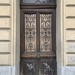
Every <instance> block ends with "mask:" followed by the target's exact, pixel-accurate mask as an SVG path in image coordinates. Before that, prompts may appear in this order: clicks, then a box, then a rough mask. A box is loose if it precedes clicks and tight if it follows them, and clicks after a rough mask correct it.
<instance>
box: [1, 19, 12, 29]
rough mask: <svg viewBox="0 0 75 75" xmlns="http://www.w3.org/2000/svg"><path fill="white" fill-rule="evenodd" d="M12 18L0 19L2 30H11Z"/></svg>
mask: <svg viewBox="0 0 75 75" xmlns="http://www.w3.org/2000/svg"><path fill="white" fill-rule="evenodd" d="M10 24H11V23H10V18H0V28H10Z"/></svg>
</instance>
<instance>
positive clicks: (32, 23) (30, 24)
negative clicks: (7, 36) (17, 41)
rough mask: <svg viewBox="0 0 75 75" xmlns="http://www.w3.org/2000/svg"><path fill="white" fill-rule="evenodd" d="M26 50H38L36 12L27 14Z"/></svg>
mask: <svg viewBox="0 0 75 75" xmlns="http://www.w3.org/2000/svg"><path fill="white" fill-rule="evenodd" d="M25 50H26V51H35V50H36V14H25Z"/></svg>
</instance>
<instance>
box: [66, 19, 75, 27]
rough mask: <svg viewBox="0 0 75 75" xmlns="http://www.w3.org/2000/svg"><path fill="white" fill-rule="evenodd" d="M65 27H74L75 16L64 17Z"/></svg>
mask: <svg viewBox="0 0 75 75" xmlns="http://www.w3.org/2000/svg"><path fill="white" fill-rule="evenodd" d="M66 28H75V18H66Z"/></svg>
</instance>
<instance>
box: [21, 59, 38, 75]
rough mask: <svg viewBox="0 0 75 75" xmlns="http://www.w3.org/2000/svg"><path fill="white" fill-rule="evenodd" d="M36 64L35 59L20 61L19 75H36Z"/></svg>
mask: <svg viewBox="0 0 75 75" xmlns="http://www.w3.org/2000/svg"><path fill="white" fill-rule="evenodd" d="M37 73H38V64H37V60H36V59H25V60H22V61H21V75H38V74H37Z"/></svg>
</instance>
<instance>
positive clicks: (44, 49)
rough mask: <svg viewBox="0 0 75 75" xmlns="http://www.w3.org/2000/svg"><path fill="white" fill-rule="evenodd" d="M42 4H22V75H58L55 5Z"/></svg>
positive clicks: (38, 1)
mask: <svg viewBox="0 0 75 75" xmlns="http://www.w3.org/2000/svg"><path fill="white" fill-rule="evenodd" d="M50 1H51V0H50ZM40 2H41V1H40V0H37V1H36V4H29V3H28V4H27V3H22V4H21V26H20V28H21V37H20V38H21V44H20V46H21V54H20V55H21V68H20V69H21V75H56V68H57V67H56V22H55V4H54V3H53V4H52V5H51V4H38V3H40Z"/></svg>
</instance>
